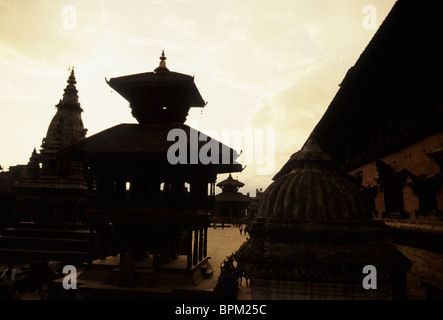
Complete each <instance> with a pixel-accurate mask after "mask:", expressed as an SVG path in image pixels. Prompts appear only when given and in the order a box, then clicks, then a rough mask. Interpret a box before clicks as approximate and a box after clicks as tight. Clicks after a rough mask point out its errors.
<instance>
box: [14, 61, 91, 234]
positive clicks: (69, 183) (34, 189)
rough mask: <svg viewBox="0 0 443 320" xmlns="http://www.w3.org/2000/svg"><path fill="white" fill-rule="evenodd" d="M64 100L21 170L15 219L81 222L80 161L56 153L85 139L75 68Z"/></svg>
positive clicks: (83, 190)
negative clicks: (62, 157)
mask: <svg viewBox="0 0 443 320" xmlns="http://www.w3.org/2000/svg"><path fill="white" fill-rule="evenodd" d="M67 82H68V84H67V86H66V88H65V90H64V94H63V98H62V99H60V101H59V103H58V104H57V105H56V108H57V112H56V114H55V115H54V117H53V118H52V121H51V122H50V124H49V127H48V130H47V133H46V137H45V138H43V141H42V145H41V150H40V153H38V152H37V150H36V149H34V151H33V152H32V155H31V158H30V159H29V163H28V165H27V166H26V167H23V166H18V167H16V169H15V170H20V171H21V172H20V176H21V178H20V179H19V181H18V183H17V184H16V190H17V200H18V208H19V209H18V219H19V220H21V221H34V222H36V223H40V224H52V225H59V224H76V223H77V222H78V221H79V220H81V219H82V212H81V211H83V210H84V207H85V201H86V187H87V184H86V180H85V178H84V176H83V164H82V163H81V162H76V161H70V160H62V159H60V158H59V157H58V151H59V150H61V149H62V148H65V147H69V146H71V145H73V144H75V143H77V142H79V141H81V140H82V139H84V138H85V136H86V132H87V129H85V128H84V125H83V121H82V116H81V114H82V112H83V109H82V108H81V107H80V103H79V99H78V91H77V88H76V86H75V85H76V83H77V81H76V79H75V73H74V68H72V70H71V74H70V76H69V78H68V81H67Z"/></svg>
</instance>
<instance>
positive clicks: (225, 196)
mask: <svg viewBox="0 0 443 320" xmlns="http://www.w3.org/2000/svg"><path fill="white" fill-rule="evenodd" d="M244 185H245V184H244V183H243V182H240V181H239V180H237V179H234V178H232V175H231V174H229V176H228V178H227V179H225V180H223V181H221V182H219V183H218V184H217V187H219V188H221V189H222V192H221V193H219V194H217V195H216V196H215V217H214V221H216V222H218V223H234V224H239V223H247V222H248V220H249V212H248V207H249V205H250V203H251V202H252V201H253V200H252V199H251V198H250V197H247V196H245V195H243V194H242V193H241V192H239V191H238V190H239V189H240V188H241V187H243V186H244Z"/></svg>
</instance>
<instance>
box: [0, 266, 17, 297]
mask: <svg viewBox="0 0 443 320" xmlns="http://www.w3.org/2000/svg"><path fill="white" fill-rule="evenodd" d="M16 274H17V271H16V270H15V269H14V265H13V264H9V266H8V269H6V270H5V271H4V272H3V273H2V275H1V277H0V292H1V299H2V300H10V299H11V297H12V294H13V293H14V291H15V290H14V289H15V276H16Z"/></svg>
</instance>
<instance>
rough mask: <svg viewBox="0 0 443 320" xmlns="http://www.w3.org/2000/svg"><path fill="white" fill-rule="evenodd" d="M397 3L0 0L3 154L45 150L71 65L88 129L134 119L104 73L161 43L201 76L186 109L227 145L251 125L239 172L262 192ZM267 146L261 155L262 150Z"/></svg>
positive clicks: (144, 57)
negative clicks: (192, 106)
mask: <svg viewBox="0 0 443 320" xmlns="http://www.w3.org/2000/svg"><path fill="white" fill-rule="evenodd" d="M394 3H395V0H372V1H368V0H334V1H332V0H309V1H308V0H304V1H300V0H273V1H269V0H266V1H265V0H232V1H228V0H217V1H216V0H169V1H160V0H129V1H117V0H102V1H85V0H71V1H65V0H0V70H1V72H0V108H1V116H0V150H1V151H0V165H2V166H3V167H4V168H7V167H9V166H12V165H16V164H26V163H27V162H28V160H29V157H30V156H31V152H32V150H33V149H34V147H37V150H39V147H40V145H41V142H42V138H44V137H45V135H46V130H47V128H48V125H49V123H50V121H51V119H52V117H53V116H54V114H55V112H56V109H55V107H54V106H55V105H56V104H57V103H58V101H59V100H60V99H61V98H62V95H63V90H64V88H65V87H66V80H67V78H68V76H69V71H68V68H69V66H74V67H75V73H76V77H77V82H78V83H77V89H78V90H79V100H80V103H81V106H82V108H83V110H84V113H83V115H82V117H83V122H84V124H85V127H86V128H87V129H88V136H91V135H93V134H95V133H97V132H100V131H102V130H104V129H107V128H109V127H111V126H114V125H117V124H120V123H136V120H135V119H134V118H133V117H132V116H131V113H130V108H129V106H128V105H129V104H128V102H127V101H126V100H124V99H123V98H122V97H121V96H120V95H119V94H118V93H116V92H113V91H112V90H111V88H110V87H109V86H108V85H107V84H106V82H105V77H106V78H107V79H110V78H112V77H117V76H122V75H128V74H133V73H141V72H151V71H153V70H154V69H155V68H156V67H157V66H158V62H159V56H160V54H161V51H162V50H165V53H166V56H167V61H166V62H167V66H168V68H169V69H170V70H171V71H176V72H180V73H185V74H189V75H193V76H195V83H196V85H197V87H198V89H199V91H200V93H201V95H202V97H203V99H204V100H205V101H207V102H208V104H207V106H206V107H205V108H204V109H203V112H201V111H202V110H201V109H198V110H195V111H191V112H190V115H189V116H188V121H187V123H188V124H189V125H191V126H193V127H197V128H196V129H199V130H200V131H202V132H205V133H208V134H209V135H211V136H214V135H218V136H217V137H214V138H218V139H219V140H221V141H222V142H225V143H228V144H230V143H229V141H223V139H222V138H223V132H225V133H226V132H228V131H227V130H231V131H232V130H235V129H237V130H243V129H247V130H251V132H254V135H253V139H254V144H253V145H247V144H246V143H245V145H244V147H243V148H242V149H243V156H244V158H243V163H244V165H246V169H245V170H244V171H243V172H242V173H239V174H234V177H235V178H238V179H239V180H241V181H242V182H244V183H245V184H246V186H245V187H244V188H242V189H241V191H243V192H244V193H246V192H250V193H251V195H255V189H256V188H263V189H265V188H266V187H267V186H268V185H269V184H270V183H271V182H272V180H271V178H272V177H273V175H274V174H275V173H276V172H277V171H278V170H279V169H280V168H281V167H282V165H283V164H284V163H285V162H286V161H287V160H288V159H289V157H290V156H291V154H292V153H294V152H296V151H298V150H299V149H300V147H301V146H302V145H303V143H304V142H305V141H306V139H307V137H308V136H309V134H310V132H311V131H312V129H313V128H314V126H315V125H316V124H317V122H318V121H319V120H320V118H321V116H322V115H323V113H324V111H325V110H326V108H327V107H328V105H329V103H330V102H331V101H332V99H333V97H334V95H335V94H336V92H337V90H338V88H339V87H338V85H339V83H340V82H341V80H342V79H343V77H344V76H345V74H346V72H347V70H348V69H349V68H350V67H351V66H352V65H354V63H355V62H356V61H357V59H358V57H359V56H360V54H361V53H362V51H363V50H364V49H365V47H366V45H367V44H368V43H369V41H370V40H371V38H372V36H373V35H374V33H375V32H376V29H373V28H370V27H368V22H370V23H371V24H370V25H369V26H376V28H378V27H379V26H380V24H381V23H382V22H383V20H384V19H385V17H386V15H387V14H388V13H389V11H390V9H391V8H392V6H393V5H394ZM368 5H370V6H372V7H370V8H373V9H374V8H375V9H376V11H375V13H376V16H374V15H373V13H374V10H372V11H364V8H365V7H367V6H368ZM370 14H371V19H372V18H373V17H376V21H375V22H376V23H374V20H373V19H372V20H368V17H369V15H370ZM365 19H366V20H365ZM363 22H366V24H364V23H363ZM253 130H255V131H253ZM272 132H273V133H274V134H275V145H272V146H270V145H269V142H268V139H267V138H272V137H273V136H272ZM260 134H263V135H262V140H263V143H261V142H260V140H259V138H260ZM230 145H231V146H232V143H231V144H230ZM261 148H263V151H264V157H262V158H259V157H256V156H255V155H256V154H257V152H259V149H261ZM266 150H271V151H272V150H275V154H274V152H272V154H271V155H269V154H267V152H266ZM248 155H249V156H248ZM247 157H248V159H246V158H247ZM270 157H272V159H271V158H270ZM251 158H252V161H250V159H251ZM260 159H261V160H260ZM258 161H262V163H261V164H259V163H258ZM247 162H248V163H247ZM272 163H273V164H274V165H273V166H272ZM260 168H261V169H262V170H261V173H260V171H259V170H258V169H260ZM264 168H266V170H264ZM263 172H264V174H263ZM224 178H226V175H220V176H219V177H218V180H217V182H219V181H221V180H223V179H224ZM219 191H220V189H219V188H217V192H219Z"/></svg>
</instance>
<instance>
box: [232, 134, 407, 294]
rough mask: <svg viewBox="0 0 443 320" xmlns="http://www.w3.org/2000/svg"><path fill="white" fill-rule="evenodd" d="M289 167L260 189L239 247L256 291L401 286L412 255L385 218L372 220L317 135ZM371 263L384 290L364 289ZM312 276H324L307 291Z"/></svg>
mask: <svg viewBox="0 0 443 320" xmlns="http://www.w3.org/2000/svg"><path fill="white" fill-rule="evenodd" d="M288 165H290V170H287V169H288ZM285 169H286V170H287V172H285V173H284V174H283V175H281V176H280V177H279V178H277V179H276V180H275V181H274V182H273V183H272V184H271V185H270V186H269V187H268V188H267V189H266V190H265V192H264V193H263V195H262V197H261V199H260V203H259V209H258V214H257V216H256V218H254V220H253V221H252V222H251V223H250V224H249V226H248V229H249V235H250V239H249V240H248V241H246V242H245V243H244V244H243V245H242V246H241V247H240V248H239V249H238V250H237V252H236V253H235V259H236V260H237V262H238V266H239V267H240V268H241V269H243V270H245V271H246V272H247V273H249V274H250V275H251V278H252V279H253V281H254V283H255V286H256V288H258V289H253V293H252V296H253V298H254V297H255V298H257V297H261V298H262V299H263V298H265V299H267V298H270V297H280V298H284V299H286V298H290V299H292V298H297V299H298V298H300V297H302V298H307V297H317V298H318V297H320V296H321V297H324V298H330V297H334V296H335V297H336V298H337V297H347V295H348V293H346V292H345V291H346V290H345V289H344V290H345V291H340V292H339V293H337V292H335V291H334V290H336V289H334V288H339V287H340V288H348V289H349V288H351V291H353V290H355V291H353V292H354V294H355V295H354V296H360V297H363V298H365V297H366V298H367V297H368V295H369V296H370V295H371V294H372V295H373V296H376V295H379V296H378V297H380V296H381V295H384V297H386V296H389V293H386V292H389V290H390V289H387V288H391V287H392V286H393V285H394V286H397V287H401V284H398V283H396V281H397V280H395V279H397V278H396V276H395V273H396V272H400V273H401V274H404V272H405V271H404V270H406V269H408V268H409V267H410V262H409V260H407V259H406V258H405V257H404V256H403V255H402V254H401V253H400V252H399V251H398V250H397V248H396V247H395V246H394V245H393V244H392V241H391V235H390V231H389V228H388V227H387V226H386V225H385V224H384V222H383V221H374V220H372V216H371V214H370V212H369V210H368V206H367V203H366V202H365V199H364V195H363V192H362V191H361V190H360V188H359V186H358V184H357V183H356V181H355V180H353V178H352V177H351V176H349V175H347V174H346V173H344V172H342V171H341V170H340V169H339V166H338V164H337V163H336V162H335V161H334V159H333V158H332V157H331V156H329V155H328V154H326V153H325V152H323V151H322V149H321V148H320V147H319V145H318V144H317V142H316V141H315V140H314V139H313V138H309V139H308V141H307V142H306V143H305V145H304V146H303V148H302V149H301V150H300V151H299V152H298V153H295V154H294V155H293V156H292V157H291V159H290V161H288V163H287V164H286V165H285ZM366 265H374V266H376V267H377V271H378V273H379V275H380V277H379V286H380V288H384V289H383V290H385V289H386V290H385V291H383V290H379V291H378V292H377V293H376V294H375V293H369V292H366V291H365V290H363V289H362V287H361V281H362V268H363V267H364V266H366ZM382 279H383V280H382ZM283 282H285V283H287V285H288V286H286V285H281V283H283ZM294 283H298V284H294ZM312 283H321V286H319V287H318V288H320V289H318V290H317V289H316V291H315V292H316V293H315V294H314V291H312V292H311V291H309V290H308V291H304V290H305V289H306V288H309V286H310V285H311V284H312ZM337 284H339V286H338V287H337V286H336V285H337ZM291 286H292V287H291ZM297 286H299V287H297ZM289 288H292V289H289ZM300 288H304V289H300ZM254 290H255V291H254ZM257 290H258V291H257ZM288 290H289V291H288ZM291 290H292V291H291ZM300 290H301V291H300ZM306 290H307V289H306ZM337 290H338V289H337ZM340 290H341V289H340ZM254 292H255V293H254ZM257 292H261V293H257ZM263 292H267V293H266V294H265V295H261V294H262V293H263ZM276 292H280V293H279V294H281V295H278V294H277V293H276ZM295 292H298V293H295ZM349 292H350V291H349ZM357 292H358V293H357ZM354 296H353V295H351V296H350V297H351V298H352V297H354ZM371 297H372V296H371Z"/></svg>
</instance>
